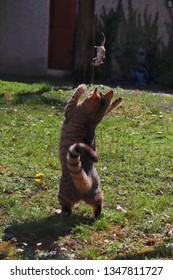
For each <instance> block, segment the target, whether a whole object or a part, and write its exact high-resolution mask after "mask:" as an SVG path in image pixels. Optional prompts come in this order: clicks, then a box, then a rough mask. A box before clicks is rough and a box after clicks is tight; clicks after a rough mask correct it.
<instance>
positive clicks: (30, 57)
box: [0, 0, 49, 76]
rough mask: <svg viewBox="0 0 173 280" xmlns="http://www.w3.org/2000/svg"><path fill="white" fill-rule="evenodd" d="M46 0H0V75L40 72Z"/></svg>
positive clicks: (44, 50)
mask: <svg viewBox="0 0 173 280" xmlns="http://www.w3.org/2000/svg"><path fill="white" fill-rule="evenodd" d="M48 27H49V0H15V1H14V0H4V1H0V74H13V75H15V74H16V75H30V76H32V75H44V74H46V72H47V59H48Z"/></svg>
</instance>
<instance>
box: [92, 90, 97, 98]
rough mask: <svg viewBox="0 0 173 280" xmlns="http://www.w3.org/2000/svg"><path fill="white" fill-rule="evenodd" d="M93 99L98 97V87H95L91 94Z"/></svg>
mask: <svg viewBox="0 0 173 280" xmlns="http://www.w3.org/2000/svg"><path fill="white" fill-rule="evenodd" d="M91 97H92V99H95V98H97V88H95V89H94V91H93V93H92V94H91Z"/></svg>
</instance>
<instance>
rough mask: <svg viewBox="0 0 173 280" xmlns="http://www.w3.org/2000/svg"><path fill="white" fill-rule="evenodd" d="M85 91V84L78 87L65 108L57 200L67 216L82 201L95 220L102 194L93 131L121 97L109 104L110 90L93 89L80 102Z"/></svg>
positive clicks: (60, 144)
mask: <svg viewBox="0 0 173 280" xmlns="http://www.w3.org/2000/svg"><path fill="white" fill-rule="evenodd" d="M86 90H87V88H86V86H85V85H79V86H78V87H77V89H76V90H75V92H74V94H73V95H72V97H71V99H70V101H69V102H68V104H67V106H66V108H65V119H64V122H63V125H62V128H61V133H60V143H59V156H60V161H61V168H62V176H61V179H60V189H59V193H58V200H59V203H60V206H61V213H62V214H65V215H68V214H69V215H70V214H71V213H72V208H73V206H74V204H75V203H77V202H79V201H80V200H84V201H85V202H86V203H87V204H89V205H91V206H92V208H93V214H94V217H95V218H97V217H98V216H99V215H100V213H101V210H102V204H103V193H102V190H101V188H100V178H99V176H98V173H97V171H96V169H95V167H94V162H97V160H98V159H97V155H96V144H95V129H96V126H97V125H98V124H99V123H100V122H101V120H102V119H103V117H104V116H105V115H106V114H107V113H108V112H110V111H111V110H112V109H114V108H115V107H117V106H118V105H119V104H120V103H121V102H122V100H123V98H118V99H116V100H115V101H114V102H112V103H111V99H112V97H113V91H112V90H109V91H108V92H107V93H106V94H102V93H101V92H99V91H98V90H97V88H95V90H94V91H93V92H92V93H91V94H89V95H88V96H87V97H86V98H85V99H84V100H83V101H82V102H79V99H80V97H81V96H82V95H83V94H84V92H85V91H86Z"/></svg>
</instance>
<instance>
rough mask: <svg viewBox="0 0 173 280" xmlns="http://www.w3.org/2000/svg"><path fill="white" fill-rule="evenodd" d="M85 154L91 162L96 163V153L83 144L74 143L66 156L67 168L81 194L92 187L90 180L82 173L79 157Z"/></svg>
mask: <svg viewBox="0 0 173 280" xmlns="http://www.w3.org/2000/svg"><path fill="white" fill-rule="evenodd" d="M82 153H83V154H85V155H86V156H87V157H88V159H90V160H91V161H92V162H97V160H98V159H97V156H96V152H95V151H94V150H93V149H92V148H91V147H90V146H88V145H86V144H84V143H76V144H73V145H71V146H70V148H69V152H68V154H67V167H68V169H69V171H70V175H71V177H72V179H73V182H74V184H75V186H76V188H77V189H78V190H79V192H80V193H81V194H84V193H87V192H88V191H89V190H90V188H91V185H92V180H91V178H90V177H89V176H88V175H87V174H86V172H85V171H84V169H83V167H82V164H81V160H80V155H81V154H82Z"/></svg>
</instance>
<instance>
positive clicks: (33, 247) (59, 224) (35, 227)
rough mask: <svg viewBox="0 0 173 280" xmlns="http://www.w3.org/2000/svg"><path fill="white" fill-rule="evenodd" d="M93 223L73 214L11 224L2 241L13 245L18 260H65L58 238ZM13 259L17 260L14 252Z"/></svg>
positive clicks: (91, 220)
mask: <svg viewBox="0 0 173 280" xmlns="http://www.w3.org/2000/svg"><path fill="white" fill-rule="evenodd" d="M93 222H94V220H93V219H89V218H85V217H82V216H79V215H75V214H73V215H72V216H70V217H64V216H62V215H61V214H55V215H52V216H50V217H48V218H46V219H43V220H38V221H26V222H23V223H16V224H12V225H11V226H9V227H7V228H6V230H5V235H4V238H3V240H5V241H8V242H10V243H13V244H15V246H16V247H17V248H18V249H17V251H18V252H20V254H18V255H20V256H19V259H52V258H53V259H66V258H68V257H66V256H65V255H64V254H63V251H61V248H60V246H61V245H59V246H58V242H59V239H60V237H65V236H67V235H70V233H72V231H73V229H74V228H75V227H76V226H77V225H82V224H83V225H86V224H87V225H92V224H93ZM55 243H56V250H54V244H55ZM57 248H58V249H57ZM38 252H42V254H41V253H40V255H39V254H38ZM44 252H45V253H44ZM13 259H18V257H17V255H16V253H15V252H14V256H13Z"/></svg>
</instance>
